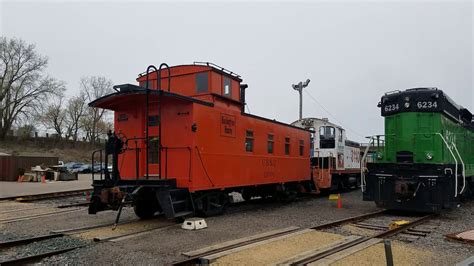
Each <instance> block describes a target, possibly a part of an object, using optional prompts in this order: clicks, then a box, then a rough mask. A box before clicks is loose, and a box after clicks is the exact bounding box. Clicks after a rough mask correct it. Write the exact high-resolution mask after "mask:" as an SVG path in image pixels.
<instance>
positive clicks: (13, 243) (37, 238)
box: [0, 233, 64, 249]
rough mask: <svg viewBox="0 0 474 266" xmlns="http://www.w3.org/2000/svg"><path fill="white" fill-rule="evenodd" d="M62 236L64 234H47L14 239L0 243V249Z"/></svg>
mask: <svg viewBox="0 0 474 266" xmlns="http://www.w3.org/2000/svg"><path fill="white" fill-rule="evenodd" d="M62 236H64V234H61V233H59V234H49V235H42V236H35V237H28V238H20V239H14V240H10V241H5V242H0V249H2V248H7V247H13V246H18V245H24V244H29V243H32V242H35V241H40V240H45V239H51V238H56V237H62Z"/></svg>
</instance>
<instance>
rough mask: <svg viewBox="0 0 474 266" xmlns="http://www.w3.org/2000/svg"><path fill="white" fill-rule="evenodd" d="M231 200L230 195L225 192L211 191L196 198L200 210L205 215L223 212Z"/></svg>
mask: <svg viewBox="0 0 474 266" xmlns="http://www.w3.org/2000/svg"><path fill="white" fill-rule="evenodd" d="M228 201H229V198H228V195H227V194H226V193H224V192H211V193H207V194H204V195H201V196H200V197H198V198H197V199H196V203H197V204H196V205H197V206H198V212H199V213H200V214H201V215H203V216H205V217H208V216H213V215H218V214H222V213H223V212H224V211H225V208H226V205H227V203H228Z"/></svg>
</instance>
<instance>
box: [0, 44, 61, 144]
mask: <svg viewBox="0 0 474 266" xmlns="http://www.w3.org/2000/svg"><path fill="white" fill-rule="evenodd" d="M47 64H48V59H47V58H46V57H43V56H41V55H39V54H38V53H37V52H36V50H35V45H33V44H27V43H26V42H24V41H23V40H19V39H7V38H6V37H0V139H4V138H5V136H6V134H7V132H8V131H9V130H10V128H11V126H12V124H13V122H14V121H15V120H16V119H17V118H18V117H19V116H21V115H25V114H28V113H34V112H36V111H37V110H36V108H37V107H38V105H39V104H40V103H41V102H42V101H44V100H45V99H46V98H47V97H48V96H50V95H52V94H57V93H60V92H61V91H62V90H64V86H63V84H62V83H61V82H58V81H57V80H55V79H53V78H51V77H45V76H44V75H43V71H44V69H45V68H46V66H47Z"/></svg>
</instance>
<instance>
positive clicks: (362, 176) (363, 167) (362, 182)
mask: <svg viewBox="0 0 474 266" xmlns="http://www.w3.org/2000/svg"><path fill="white" fill-rule="evenodd" d="M385 136H395V134H387V135H373V136H368V137H367V138H368V139H369V143H368V144H367V147H366V148H365V151H364V155H362V159H361V160H360V190H361V191H362V192H364V191H365V186H366V182H365V170H366V169H367V167H366V163H364V162H365V161H366V160H367V154H368V153H369V149H370V144H371V143H373V141H375V140H376V139H378V140H379V141H380V137H385Z"/></svg>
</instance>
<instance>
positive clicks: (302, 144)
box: [300, 139, 304, 156]
mask: <svg viewBox="0 0 474 266" xmlns="http://www.w3.org/2000/svg"><path fill="white" fill-rule="evenodd" d="M303 153H304V140H302V139H300V156H303Z"/></svg>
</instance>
